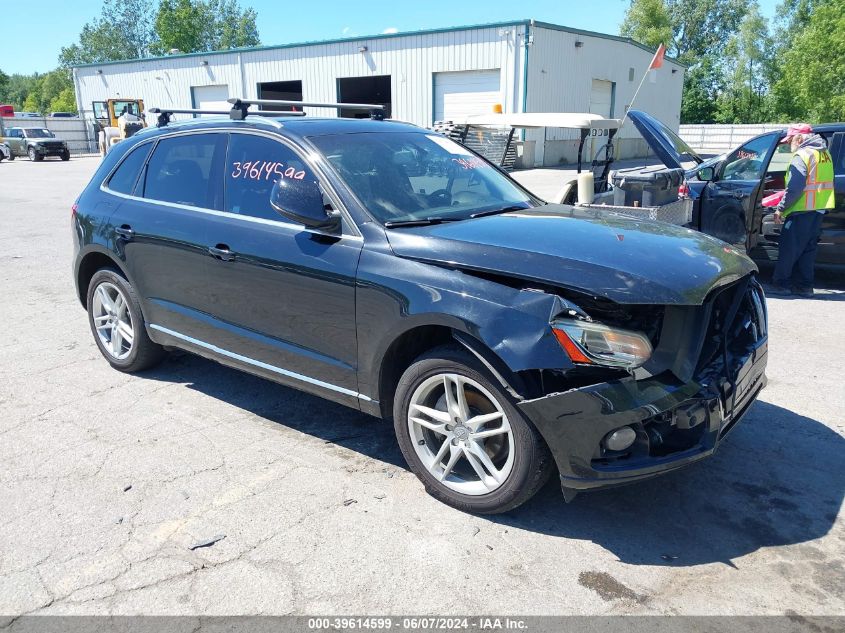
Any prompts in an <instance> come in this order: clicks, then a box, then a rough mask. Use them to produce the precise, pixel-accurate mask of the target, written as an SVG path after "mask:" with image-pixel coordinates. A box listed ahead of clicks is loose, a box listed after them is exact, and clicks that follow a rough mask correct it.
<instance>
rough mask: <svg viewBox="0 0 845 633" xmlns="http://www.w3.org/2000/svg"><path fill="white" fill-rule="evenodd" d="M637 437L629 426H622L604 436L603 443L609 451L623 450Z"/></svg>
mask: <svg viewBox="0 0 845 633" xmlns="http://www.w3.org/2000/svg"><path fill="white" fill-rule="evenodd" d="M636 439H637V432H636V431H635V430H634V429H632V428H631V427H630V426H623V427H622V428H621V429H616V430H615V431H612V432H610V433H608V434H607V435H605V436H604V440H603V442H604V445H605V447H606V448H607V449H608V450H611V451H624V450H625V449H626V448H629V447H630V446H631V444H633V443H634V441H635V440H636Z"/></svg>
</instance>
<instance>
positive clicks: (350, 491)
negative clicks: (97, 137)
mask: <svg viewBox="0 0 845 633" xmlns="http://www.w3.org/2000/svg"><path fill="white" fill-rule="evenodd" d="M97 164H98V160H97V159H95V158H80V159H73V160H71V162H69V163H61V162H58V161H45V162H43V163H37V164H33V163H29V162H28V161H26V160H17V161H15V162H14V163H6V162H4V163H3V164H0V244H1V245H2V248H0V288H2V297H3V300H2V302H0V332H2V338H0V613H3V614H8V615H18V614H23V613H39V614H139V613H142V614H271V613H272V614H287V613H295V614H316V613H322V614H335V613H338V614H339V613H344V614H369V613H394V614H402V613H417V614H461V613H463V614H465V613H482V612H488V613H490V612H493V613H500V614H634V613H635V614H723V615H724V614H772V615H777V614H785V613H786V614H794V613H798V614H804V615H810V614H814V615H821V614H838V615H843V614H845V581H844V580H843V579H845V567H844V566H843V563H844V562H845V530H844V529H843V522H842V517H841V514H840V510H841V506H842V499H843V493H845V463H843V461H844V460H843V456H845V440H843V429H845V426H844V425H845V422H843V417H842V414H841V412H842V411H843V409H845V389H843V387H842V377H843V376H845V360H843V359H845V338H843V337H842V336H841V334H840V333H841V331H842V323H843V320H845V303H843V300H845V293H843V292H842V291H840V290H837V289H831V290H826V291H824V292H822V293H820V294H819V295H818V296H817V297H816V298H814V299H772V300H770V301H769V308H770V313H771V337H770V350H771V352H770V361H769V362H770V365H769V371H768V375H769V378H770V382H769V386H768V388H767V389H766V390H765V391H764V392H763V394H762V397H761V399H760V401H759V402H758V403H757V404H755V405H754V407H753V408H752V410H751V412H750V413H749V415H748V417H747V418H746V420H745V421H744V422H743V423H742V424H741V425H739V426H738V427H737V429H736V430H735V431H734V432H733V433H732V434H731V436H730V438H729V439H728V441H727V442H726V443H725V444H724V445H723V447H722V448H721V449H720V450H719V452H718V454H717V455H715V456H714V457H713V458H712V459H710V460H706V461H705V462H703V463H700V464H698V465H696V466H693V467H691V468H689V469H687V470H685V471H682V472H678V473H675V474H672V475H669V476H666V477H663V478H661V479H657V480H652V481H649V482H646V483H642V484H639V485H635V486H631V487H628V488H624V489H617V490H613V491H605V492H598V493H593V494H589V495H582V496H580V497H578V498H577V499H576V500H575V502H573V503H571V504H568V505H567V504H564V502H563V500H562V497H561V494H560V489H559V488H558V487H557V486H556V485H555V483H554V482H551V483H550V484H549V485H548V486H547V487H546V488H545V489H544V490H543V491H542V492H541V493H540V494H539V495H538V496H537V497H536V498H535V499H534V500H533V501H532V502H530V503H529V504H527V505H526V506H523V507H522V508H520V509H518V510H516V511H514V512H511V513H509V514H507V515H503V516H498V517H492V518H480V517H475V516H470V515H467V514H462V513H460V512H458V511H455V510H452V509H450V508H448V507H446V506H444V505H441V504H439V503H437V502H436V501H434V500H433V499H431V498H430V497H429V496H427V495H426V494H425V492H424V491H423V488H422V486H421V485H420V484H419V483H418V482H417V480H416V478H415V477H414V476H413V475H412V474H411V473H410V472H408V470H407V469H406V467H405V465H404V463H403V461H402V458H401V455H400V453H399V451H398V449H397V447H396V446H395V442H394V438H393V435H392V429H391V427H390V425H388V424H384V423H381V422H380V421H378V420H375V419H374V418H370V417H367V416H364V415H361V414H360V413H356V412H354V411H352V410H349V409H345V408H343V407H340V406H338V405H334V404H331V403H328V402H325V401H322V400H320V399H318V398H315V397H311V396H308V395H303V394H301V393H298V392H296V391H294V390H291V389H287V388H284V387H280V386H277V385H275V384H273V383H270V382H267V381H265V380H262V379H259V378H255V377H252V376H249V375H247V374H243V373H239V372H237V371H235V370H232V369H227V368H224V367H222V366H218V365H216V364H214V363H212V362H209V361H206V360H203V359H200V358H196V357H193V356H190V355H186V354H179V355H174V356H173V357H172V358H171V359H170V360H168V361H166V362H165V363H164V364H163V365H161V366H160V367H159V368H157V369H155V370H153V371H150V372H147V373H144V374H142V375H137V376H127V375H124V374H121V373H119V372H117V371H114V370H112V369H111V368H110V367H109V366H108V364H107V363H106V362H105V361H104V360H103V359H102V358H101V357H100V354H99V352H98V351H97V349H96V347H95V345H94V342H93V340H92V336H91V333H90V331H89V329H88V324H87V321H86V317H85V312H84V311H83V309H82V308H81V307H80V305H79V302H78V300H77V299H76V297H75V295H74V291H73V283H72V279H71V274H70V271H71V256H72V252H71V240H70V231H69V221H70V206H71V204H72V203H73V200H74V199H75V197H76V195H77V194H78V192H79V191H80V190H81V188H82V187H83V185H84V183H85V182H86V181H87V179H88V178H89V177H90V175H91V174H92V173H93V171H94V169H95V168H96V166H97ZM211 541H215V542H213V543H211Z"/></svg>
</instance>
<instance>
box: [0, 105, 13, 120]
mask: <svg viewBox="0 0 845 633" xmlns="http://www.w3.org/2000/svg"><path fill="white" fill-rule="evenodd" d="M0 116H5V117H10V118H11V117H13V116H15V107H14V106H10V105H0Z"/></svg>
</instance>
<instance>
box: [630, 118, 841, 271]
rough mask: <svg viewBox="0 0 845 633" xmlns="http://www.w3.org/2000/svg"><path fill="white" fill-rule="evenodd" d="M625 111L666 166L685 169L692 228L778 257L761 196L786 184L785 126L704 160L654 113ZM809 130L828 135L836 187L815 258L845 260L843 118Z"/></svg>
mask: <svg viewBox="0 0 845 633" xmlns="http://www.w3.org/2000/svg"><path fill="white" fill-rule="evenodd" d="M628 114H629V116H630V118H631V120H632V121H633V123H634V125H636V127H637V129H638V130H639V132H640V134H642V135H643V137H644V138H645V139H646V141H648V143H649V145H650V146H651V148H652V149H653V150H654V152H655V153H656V154H657V156H658V158H660V160H661V161H662V162H663V163H664V164H665V165H666V166H667V167H668V168H670V169H679V168H684V169H685V170H686V181H687V182H686V185H687V187H688V189H689V195H690V196H691V197H692V198H693V200H694V206H693V228H696V229H698V230H700V231H703V232H705V233H709V234H710V235H714V236H716V237H718V238H719V239H722V240H724V241H726V242H729V243H731V244H740V245H744V246H745V248H746V250H747V252H748V253H749V254H750V255H751V257H752V258H753V259H755V260H757V261H761V262H763V261H768V262H773V261H776V260H777V253H778V238H779V235H780V225H777V224H775V222H774V218H773V216H772V215H771V211H770V210H769V209H766V208H765V207H763V205H762V200H763V198H765V197H766V196H768V195H769V194H772V193H775V192H776V191H779V190H781V189H784V188H785V185H784V176H785V175H786V171H787V169H788V167H789V162H790V160H791V158H792V152H791V151H790V148H789V145H780V144H779V143H780V140H781V139H782V138H783V137H784V136H785V134H786V128H785V127H784V129H783V130H777V131H774V132H767V133H765V134H761V135H759V136H755V137H754V138H752V139H751V140H749V141H747V142H745V143H743V144H742V145H741V146H739V147H737V148H736V149H734V150H733V151H731V152H728V153H727V154H723V155H721V156H716V157H713V158H710V159H707V160H704V159H703V158H701V156H699V155H698V154H697V153H696V152H695V151H694V150H692V149H691V148H690V147H689V145H687V143H686V142H684V141H683V139H681V138H680V137H678V135H677V134H675V133H674V132H673V131H672V130H671V129H669V128H668V127H667V126H666V125H664V124H663V123H661V122H660V121H658V120H657V119H655V118H654V117H652V116H650V115H649V114H646V113H645V112H640V111H633V110H632V111H631V112H629V113H628ZM813 131H814V132H816V133H818V134H820V135H821V136H823V137H824V138H825V140H827V144H828V148H829V150H830V154H831V158H832V159H833V164H834V172H835V188H836V208H834V209H832V210H830V211H828V212H827V213H825V215H824V219H823V220H822V233H821V236H820V237H819V245H818V251H817V255H816V263H817V264H820V265H830V266H837V267H838V266H845V123H825V124H821V125H814V126H813Z"/></svg>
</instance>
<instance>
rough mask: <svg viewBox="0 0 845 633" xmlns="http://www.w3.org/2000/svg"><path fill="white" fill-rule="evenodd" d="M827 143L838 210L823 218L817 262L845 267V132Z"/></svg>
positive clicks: (832, 137)
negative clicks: (831, 161)
mask: <svg viewBox="0 0 845 633" xmlns="http://www.w3.org/2000/svg"><path fill="white" fill-rule="evenodd" d="M827 141H828V147H829V148H830V156H831V158H832V159H833V172H834V183H835V185H834V186H835V188H836V208H834V209H832V210H830V211H828V212H827V213H825V214H824V218H822V233H821V236H820V237H819V248H818V252H817V254H816V261H817V262H819V263H825V264H837V265H845V132H837V133H836V134H834V135H832V136H831V137H830V138H828V139H827Z"/></svg>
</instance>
